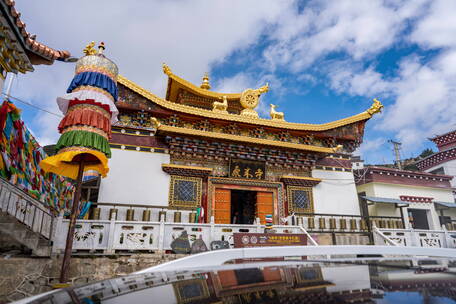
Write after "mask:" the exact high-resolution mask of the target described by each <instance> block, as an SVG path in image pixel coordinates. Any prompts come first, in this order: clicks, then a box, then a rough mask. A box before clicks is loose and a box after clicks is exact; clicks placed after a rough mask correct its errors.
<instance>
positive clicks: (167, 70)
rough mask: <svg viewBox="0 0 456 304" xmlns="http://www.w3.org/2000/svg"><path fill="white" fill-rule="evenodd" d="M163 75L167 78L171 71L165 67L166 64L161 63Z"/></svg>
mask: <svg viewBox="0 0 456 304" xmlns="http://www.w3.org/2000/svg"><path fill="white" fill-rule="evenodd" d="M163 73H165V74H166V75H168V76H169V75H170V74H171V69H170V68H169V66H167V65H166V63H163Z"/></svg>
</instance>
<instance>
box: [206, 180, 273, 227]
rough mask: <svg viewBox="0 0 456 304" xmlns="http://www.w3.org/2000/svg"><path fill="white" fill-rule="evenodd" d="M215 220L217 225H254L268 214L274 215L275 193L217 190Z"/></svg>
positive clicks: (263, 220) (262, 221)
mask: <svg viewBox="0 0 456 304" xmlns="http://www.w3.org/2000/svg"><path fill="white" fill-rule="evenodd" d="M214 199H215V202H214V203H215V204H214V219H215V223H216V224H253V223H254V222H255V219H256V218H257V217H258V218H260V222H261V223H262V224H264V223H265V217H266V215H267V214H271V215H274V193H273V192H267V191H254V190H244V189H224V188H215V197H214Z"/></svg>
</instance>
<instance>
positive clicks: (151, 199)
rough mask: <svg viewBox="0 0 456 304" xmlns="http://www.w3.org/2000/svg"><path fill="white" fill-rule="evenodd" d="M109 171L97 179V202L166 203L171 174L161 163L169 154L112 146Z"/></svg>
mask: <svg viewBox="0 0 456 304" xmlns="http://www.w3.org/2000/svg"><path fill="white" fill-rule="evenodd" d="M111 152H112V157H111V159H110V160H109V168H110V170H109V173H108V176H107V177H106V178H103V179H102V180H101V183H100V191H99V196H98V202H105V203H122V204H132V205H134V204H142V205H156V206H168V192H169V180H170V176H169V175H168V174H167V173H165V172H163V170H162V168H161V165H162V164H169V155H168V154H164V153H146V152H137V151H126V150H120V149H112V150H111Z"/></svg>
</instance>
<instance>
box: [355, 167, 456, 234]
mask: <svg viewBox="0 0 456 304" xmlns="http://www.w3.org/2000/svg"><path fill="white" fill-rule="evenodd" d="M452 178H453V177H452V176H448V175H442V174H433V173H427V172H418V171H406V170H398V169H393V168H386V167H366V168H364V169H362V170H357V171H355V179H356V188H357V191H358V194H359V196H360V206H361V207H360V208H361V212H362V213H363V215H364V216H369V217H370V218H371V220H373V221H374V222H375V224H376V225H377V227H379V228H395V229H397V228H399V229H400V228H407V229H409V228H414V229H427V230H441V225H443V224H452V223H453V222H454V223H456V212H454V211H453V210H455V211H456V209H454V208H451V209H452V210H451V211H448V212H450V213H445V214H444V212H443V210H442V209H443V208H445V209H447V208H449V207H448V206H450V207H452V206H453V205H455V207H456V204H454V203H453V194H452V187H451V180H452ZM376 217H379V218H380V217H381V219H378V220H375V218H376ZM448 228H453V227H450V226H448Z"/></svg>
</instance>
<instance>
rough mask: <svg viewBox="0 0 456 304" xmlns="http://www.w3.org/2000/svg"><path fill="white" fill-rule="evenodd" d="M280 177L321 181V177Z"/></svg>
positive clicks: (283, 176)
mask: <svg viewBox="0 0 456 304" xmlns="http://www.w3.org/2000/svg"><path fill="white" fill-rule="evenodd" d="M280 178H288V179H301V180H308V181H314V182H321V178H316V177H309V176H293V175H282V176H281V177H280Z"/></svg>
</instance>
